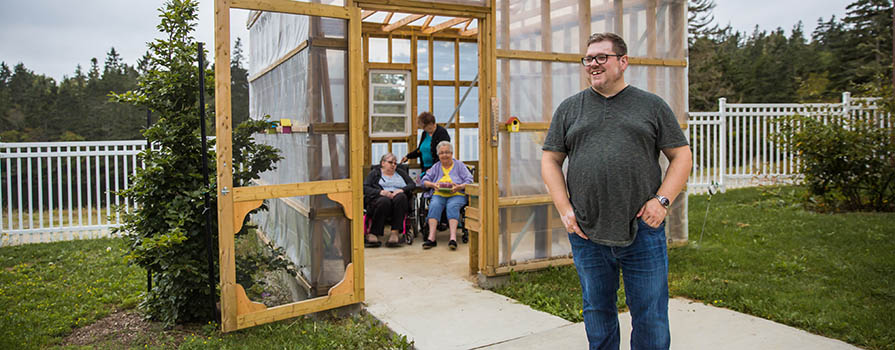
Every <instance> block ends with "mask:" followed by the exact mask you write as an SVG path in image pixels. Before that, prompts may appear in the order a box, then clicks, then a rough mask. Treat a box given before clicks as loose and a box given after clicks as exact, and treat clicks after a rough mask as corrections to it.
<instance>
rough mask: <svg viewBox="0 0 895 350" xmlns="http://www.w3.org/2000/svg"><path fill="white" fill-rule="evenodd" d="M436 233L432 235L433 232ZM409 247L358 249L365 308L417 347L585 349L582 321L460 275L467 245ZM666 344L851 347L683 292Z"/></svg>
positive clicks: (732, 348)
mask: <svg viewBox="0 0 895 350" xmlns="http://www.w3.org/2000/svg"><path fill="white" fill-rule="evenodd" d="M441 238H442V237H441V234H440V235H439V239H441ZM420 243H421V242H420V240H419V239H417V240H416V241H415V242H414V244H413V245H412V246H402V247H401V248H386V247H381V248H375V249H366V253H365V254H366V255H365V264H366V282H365V283H366V302H365V304H366V309H367V311H368V312H369V313H370V314H372V315H373V316H374V317H376V318H377V319H379V320H380V321H382V322H383V323H385V324H386V325H387V326H388V327H389V328H390V329H391V330H392V331H394V332H395V333H398V334H402V335H406V336H407V338H408V339H409V340H413V341H414V342H415V346H416V348H417V349H421V350H430V349H432V350H436V349H514V350H515V349H586V348H587V339H586V337H585V333H584V324H583V323H571V322H569V321H566V320H564V319H561V318H559V317H556V316H553V315H550V314H547V313H544V312H541V311H537V310H533V309H531V308H530V307H528V306H525V305H522V304H519V303H517V302H516V301H515V300H512V299H509V298H507V297H504V296H502V295H499V294H496V293H493V292H490V291H487V290H482V289H479V288H477V287H475V285H474V284H473V282H472V280H471V279H469V278H467V277H466V271H467V269H468V267H467V261H468V258H467V247H468V246H467V245H465V244H460V248H459V249H457V250H456V251H450V250H448V247H447V238H446V237H444V239H443V240H440V241H439V242H438V246H437V247H435V248H433V249H430V250H425V251H424V250H423V249H422V248H421V245H420ZM619 318H620V324H621V334H622V349H629V346H628V344H629V341H630V332H631V318H630V316H629V315H628V314H627V313H623V314H621V315H620V316H619ZM669 318H670V321H671V339H672V344H671V348H672V349H687V350H691V349H693V350H699V349H706V350H709V349H711V350H715V349H727V350H738V349H743V350H746V349H748V350H753V349H796V350H798V349H805V350H808V349H811V350H826V349H829V350H839V349H842V350H846V349H848V350H851V349H858V348H857V347H854V346H852V345H849V344H846V343H844V342H841V341H838V340H833V339H828V338H824V337H821V336H817V335H814V334H811V333H808V332H805V331H802V330H799V329H796V328H792V327H789V326H785V325H782V324H779V323H775V322H771V321H768V320H764V319H761V318H757V317H753V316H749V315H745V314H741V313H737V312H734V311H730V310H726V309H721V308H716V307H712V306H708V305H704V304H702V303H696V302H691V301H689V300H686V299H680V298H675V299H672V300H670V302H669Z"/></svg>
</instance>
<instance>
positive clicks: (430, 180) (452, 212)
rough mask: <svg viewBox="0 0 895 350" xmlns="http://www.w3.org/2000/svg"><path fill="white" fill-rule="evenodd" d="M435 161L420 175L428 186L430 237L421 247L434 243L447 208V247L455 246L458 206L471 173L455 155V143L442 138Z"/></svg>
mask: <svg viewBox="0 0 895 350" xmlns="http://www.w3.org/2000/svg"><path fill="white" fill-rule="evenodd" d="M436 149H437V150H438V162H436V163H435V164H433V165H432V168H430V169H429V171H427V172H426V175H425V176H424V177H423V179H422V183H423V186H425V187H426V188H429V189H430V190H429V192H428V193H427V195H431V196H432V200H431V201H430V202H429V213H428V215H427V216H426V221H428V223H429V237H428V239H426V240H425V242H423V249H429V248H432V247H434V246H436V245H437V244H436V242H435V231H436V229H435V228H436V227H437V226H438V221H439V220H440V219H441V214H442V212H444V211H447V218H448V227H449V228H450V231H451V240H450V241H449V242H448V247H450V248H451V250H454V249H457V225H458V224H459V223H460V209H461V208H463V206H464V205H466V193H465V190H466V184H468V183H472V174H471V173H469V169H467V168H466V165H465V164H463V162H461V161H459V160H456V159H454V146H452V145H451V143H450V142H448V141H442V142H440V143H438V145H437V146H436Z"/></svg>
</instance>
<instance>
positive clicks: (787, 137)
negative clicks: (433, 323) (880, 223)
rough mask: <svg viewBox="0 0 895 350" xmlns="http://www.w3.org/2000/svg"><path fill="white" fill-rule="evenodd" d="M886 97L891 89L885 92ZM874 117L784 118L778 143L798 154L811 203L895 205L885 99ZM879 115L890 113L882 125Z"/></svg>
mask: <svg viewBox="0 0 895 350" xmlns="http://www.w3.org/2000/svg"><path fill="white" fill-rule="evenodd" d="M884 96H890V94H888V93H887V94H884ZM878 107H879V108H880V109H881V111H885V112H888V115H889V116H888V117H886V116H885V113H878V114H876V117H873V118H869V119H857V118H852V117H849V116H840V115H831V116H826V118H825V119H826V120H827V121H826V122H824V121H823V120H822V119H820V118H818V117H806V116H801V115H796V116H792V117H787V118H786V120H785V122H784V123H783V124H782V126H781V128H780V131H779V133H777V134H776V135H775V139H776V141H777V142H780V143H781V144H784V145H787V146H788V147H789V149H790V150H791V151H792V152H795V153H796V154H798V158H799V161H800V171H801V173H802V175H804V183H805V185H806V189H807V193H806V200H807V204H808V206H809V207H811V208H814V209H815V210H818V211H861V210H870V211H893V210H895V132H893V128H892V124H891V123H892V121H893V116H895V115H893V113H892V112H893V111H892V108H891V105H890V104H889V103H888V102H887V98H883V99H882V100H881V103H879V106H878ZM878 118H888V119H889V120H888V121H887V123H885V124H884V125H885V126H880V120H879V119H878Z"/></svg>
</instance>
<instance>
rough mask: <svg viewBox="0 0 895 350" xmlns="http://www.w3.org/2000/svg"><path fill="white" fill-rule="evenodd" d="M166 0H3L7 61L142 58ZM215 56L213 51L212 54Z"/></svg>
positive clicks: (1, 56) (723, 16) (738, 17)
mask: <svg viewBox="0 0 895 350" xmlns="http://www.w3.org/2000/svg"><path fill="white" fill-rule="evenodd" d="M852 1H853V0H814V1H811V2H810V6H806V3H807V2H805V1H803V0H716V1H715V2H716V3H717V7H716V9H715V11H714V14H715V20H716V22H718V23H719V24H721V25H726V24H730V25H732V26H733V27H734V29H736V30H738V31H745V32H747V33H751V32H752V30H753V29H754V28H755V26H756V25H758V26H759V28H761V29H763V30H773V29H776V28H777V27H782V28H783V29H785V30H786V32H787V33H789V32H790V29H792V26H793V25H795V23H796V22H798V21H799V20H801V21H802V22H803V24H804V26H805V33H806V34H809V35H810V33H811V32H812V31H813V30H814V27H815V26H816V24H817V19H818V18H820V17H823V18H824V20H828V19H829V18H830V15H833V14H835V15H836V17H837V18H842V16H844V14H845V7H846V6H847V5H848V4H849V3H851V2H852ZM163 3H164V1H162V0H81V1H60V0H2V1H0V61H3V62H6V64H7V65H9V66H10V67H12V66H13V65H15V64H16V63H18V62H23V63H25V67H27V68H28V69H30V70H32V71H35V72H36V73H40V74H45V75H48V76H51V77H53V78H55V79H56V80H57V81H58V80H61V79H62V77H63V76H64V75H68V76H71V75H73V73H74V71H75V67H76V66H77V65H78V64H80V65H81V67H82V68H83V70H84V71H85V72H86V71H87V70H89V68H90V58H92V57H96V58H97V59H98V60H99V61H100V67H102V63H103V61H104V60H105V56H106V53H107V52H108V51H109V49H110V48H111V47H115V50H117V51H118V52H119V53H120V54H121V56H122V58H123V59H124V61H125V62H126V63H128V64H135V63H136V61H137V59H138V58H139V57H140V56H142V55H143V53H145V52H146V43H147V42H149V41H151V40H153V39H154V38H156V37H158V36H159V34H158V32H157V31H156V29H155V26H156V25H157V24H158V22H159V19H158V11H157V9H158V8H159V7H161V6H162V5H163ZM213 7H214V5H213V2H212V1H209V0H201V1H200V5H199V16H200V18H199V25H198V26H197V32H196V38H197V39H198V40H199V41H202V42H205V45H206V46H207V47H209V51H213V50H212V49H211V46H213V43H214V28H213V26H214V8H213ZM246 17H247V11H242V10H234V11H232V12H231V36H232V37H233V40H234V41H235V38H236V37H237V36H239V37H242V38H243V40H246V39H247V37H248V33H247V31H246V30H245V20H246ZM209 59H211V58H210V57H209Z"/></svg>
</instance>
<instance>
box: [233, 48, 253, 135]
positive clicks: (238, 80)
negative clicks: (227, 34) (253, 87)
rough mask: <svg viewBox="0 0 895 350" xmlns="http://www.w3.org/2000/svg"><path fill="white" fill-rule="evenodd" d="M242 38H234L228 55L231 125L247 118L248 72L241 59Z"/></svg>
mask: <svg viewBox="0 0 895 350" xmlns="http://www.w3.org/2000/svg"><path fill="white" fill-rule="evenodd" d="M244 59H245V56H244V55H243V50H242V39H240V38H236V43H235V44H234V45H233V55H232V56H230V76H231V78H230V79H231V83H230V105H231V109H230V111H231V113H232V119H233V125H239V123H242V122H243V121H246V120H249V80H248V77H249V72H248V71H247V70H246V68H245V65H244V64H243V60H244Z"/></svg>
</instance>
